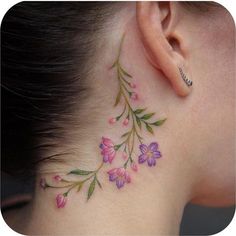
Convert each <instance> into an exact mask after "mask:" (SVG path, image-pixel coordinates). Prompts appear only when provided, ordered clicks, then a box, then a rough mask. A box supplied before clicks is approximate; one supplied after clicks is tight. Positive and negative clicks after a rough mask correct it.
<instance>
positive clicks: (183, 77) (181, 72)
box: [179, 67, 193, 87]
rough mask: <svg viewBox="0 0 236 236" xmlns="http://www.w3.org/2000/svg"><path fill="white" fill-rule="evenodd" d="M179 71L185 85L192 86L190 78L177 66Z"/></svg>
mask: <svg viewBox="0 0 236 236" xmlns="http://www.w3.org/2000/svg"><path fill="white" fill-rule="evenodd" d="M179 73H180V75H181V77H182V79H183V81H184V82H185V83H186V84H187V86H189V87H190V86H192V85H193V81H192V80H190V79H189V78H188V77H187V75H186V74H185V73H184V72H183V70H182V69H181V68H180V67H179Z"/></svg>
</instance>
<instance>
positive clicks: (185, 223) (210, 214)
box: [1, 173, 235, 235]
mask: <svg viewBox="0 0 236 236" xmlns="http://www.w3.org/2000/svg"><path fill="white" fill-rule="evenodd" d="M32 189H33V182H32V181H31V182H28V181H27V180H25V179H16V178H13V177H11V176H9V175H7V174H5V173H1V199H2V202H5V205H7V204H8V203H7V201H6V200H7V199H9V197H12V196H16V197H17V198H19V194H21V196H23V199H25V200H27V197H29V195H30V193H31V192H32ZM234 212H235V207H228V208H209V207H201V206H197V205H193V204H189V205H187V206H186V208H185V211H184V215H183V219H182V223H181V230H180V235H212V234H216V233H218V232H220V231H222V230H223V229H225V228H226V227H227V226H228V224H229V223H230V222H231V220H232V218H233V216H234Z"/></svg>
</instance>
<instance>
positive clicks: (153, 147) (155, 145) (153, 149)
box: [148, 142, 158, 152]
mask: <svg viewBox="0 0 236 236" xmlns="http://www.w3.org/2000/svg"><path fill="white" fill-rule="evenodd" d="M148 149H149V150H150V151H152V152H155V151H157V149H158V143H156V142H153V143H151V144H150V145H149V146H148Z"/></svg>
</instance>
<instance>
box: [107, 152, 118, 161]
mask: <svg viewBox="0 0 236 236" xmlns="http://www.w3.org/2000/svg"><path fill="white" fill-rule="evenodd" d="M115 156H116V152H115V151H113V153H112V154H110V155H108V161H109V163H112V161H113V159H114V158H115Z"/></svg>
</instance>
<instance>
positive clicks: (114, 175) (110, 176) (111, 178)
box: [109, 173, 117, 182]
mask: <svg viewBox="0 0 236 236" xmlns="http://www.w3.org/2000/svg"><path fill="white" fill-rule="evenodd" d="M116 179H117V174H116V173H114V174H111V175H109V180H110V181H111V182H112V181H114V180H116Z"/></svg>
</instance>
